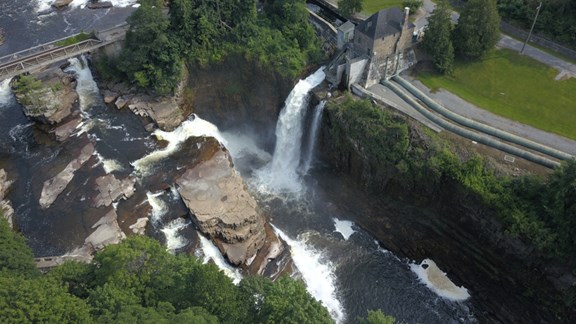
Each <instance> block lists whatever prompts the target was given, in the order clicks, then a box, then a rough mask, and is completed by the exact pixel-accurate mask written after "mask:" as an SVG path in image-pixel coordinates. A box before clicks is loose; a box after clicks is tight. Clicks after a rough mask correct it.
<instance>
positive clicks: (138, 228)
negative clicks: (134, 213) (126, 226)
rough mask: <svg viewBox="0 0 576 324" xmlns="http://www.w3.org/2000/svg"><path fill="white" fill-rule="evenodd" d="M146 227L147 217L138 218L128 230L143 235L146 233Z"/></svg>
mask: <svg viewBox="0 0 576 324" xmlns="http://www.w3.org/2000/svg"><path fill="white" fill-rule="evenodd" d="M146 225H148V217H142V218H138V219H137V220H136V223H134V224H132V225H130V229H131V230H132V232H134V234H138V235H144V233H145V232H146Z"/></svg>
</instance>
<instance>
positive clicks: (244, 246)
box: [175, 139, 285, 274]
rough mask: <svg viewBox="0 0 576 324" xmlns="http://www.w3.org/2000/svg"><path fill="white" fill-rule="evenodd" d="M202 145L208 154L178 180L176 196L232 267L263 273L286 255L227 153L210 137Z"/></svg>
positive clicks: (282, 245)
mask: <svg viewBox="0 0 576 324" xmlns="http://www.w3.org/2000/svg"><path fill="white" fill-rule="evenodd" d="M201 147H202V148H201V150H205V151H206V152H207V154H201V156H204V158H203V159H202V160H201V161H200V162H198V163H197V164H195V165H192V166H190V167H189V168H187V169H186V171H185V172H184V173H183V174H181V175H179V176H178V177H177V178H176V180H175V182H176V184H177V188H178V192H179V193H180V196H181V197H182V200H183V201H184V203H185V204H186V206H187V207H188V209H189V210H190V213H191V214H192V216H193V220H194V222H195V224H196V225H197V226H198V228H199V229H200V231H201V232H202V233H203V234H204V235H207V236H208V237H210V238H211V239H212V240H213V241H214V242H215V243H216V245H217V246H218V248H219V249H220V251H221V252H222V254H224V255H225V256H226V258H227V259H228V260H229V261H230V262H231V263H232V264H234V265H237V266H242V267H244V268H250V269H251V270H252V271H253V273H260V274H262V273H264V272H265V271H266V267H267V264H268V262H269V261H270V260H273V259H276V258H278V257H279V256H280V255H281V254H282V252H284V250H285V247H284V244H283V243H282V242H281V241H280V239H278V238H277V237H276V235H274V233H273V231H268V230H266V227H265V226H266V224H267V221H266V219H265V217H264V215H263V214H262V212H261V211H260V209H259V208H258V205H257V203H256V201H255V200H254V198H253V197H252V196H251V195H250V193H249V192H248V190H247V189H246V186H245V184H244V181H243V180H242V178H241V177H240V175H239V174H238V173H237V172H236V170H234V165H233V163H232V160H231V157H230V155H229V154H228V151H227V150H226V149H225V148H224V147H222V146H221V145H220V144H219V143H218V142H217V141H216V140H214V139H208V140H206V141H205V142H204V144H203V145H202V146H201ZM254 260H256V262H254ZM253 263H256V264H254V265H253Z"/></svg>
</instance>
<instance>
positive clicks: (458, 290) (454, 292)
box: [410, 259, 470, 301]
mask: <svg viewBox="0 0 576 324" xmlns="http://www.w3.org/2000/svg"><path fill="white" fill-rule="evenodd" d="M410 269H411V270H412V271H413V272H414V273H415V274H416V275H417V276H418V279H419V280H420V281H421V282H422V283H424V284H425V285H426V287H428V288H429V289H430V290H432V291H433V292H434V293H435V294H437V295H438V296H440V297H443V298H446V299H449V300H452V301H462V300H466V299H468V298H469V297H470V294H469V293H468V290H467V289H466V288H464V287H458V286H456V285H455V284H454V283H453V282H452V281H451V280H450V279H449V278H448V276H447V275H446V273H444V272H442V270H440V269H439V268H438V266H437V265H436V263H435V262H434V261H432V260H430V259H424V260H422V263H420V264H416V263H411V264H410Z"/></svg>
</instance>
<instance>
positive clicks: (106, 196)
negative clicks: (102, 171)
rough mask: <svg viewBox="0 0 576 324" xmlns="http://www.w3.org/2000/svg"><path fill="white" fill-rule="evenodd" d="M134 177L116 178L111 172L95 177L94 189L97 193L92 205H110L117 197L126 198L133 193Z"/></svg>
mask: <svg viewBox="0 0 576 324" xmlns="http://www.w3.org/2000/svg"><path fill="white" fill-rule="evenodd" d="M135 183H136V178H134V177H128V178H125V179H122V180H118V179H116V177H115V176H114V175H113V174H107V175H105V176H102V177H99V178H97V179H96V191H97V192H98V194H97V195H96V197H95V198H94V201H93V202H92V206H93V207H96V208H98V207H101V206H106V207H108V206H110V205H111V204H112V203H113V202H115V201H117V200H119V199H128V198H130V197H132V195H133V194H134V184H135Z"/></svg>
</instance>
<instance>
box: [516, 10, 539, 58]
mask: <svg viewBox="0 0 576 324" xmlns="http://www.w3.org/2000/svg"><path fill="white" fill-rule="evenodd" d="M540 8H542V1H540V4H539V5H538V8H536V16H534V21H533V22H532V27H530V32H529V33H528V37H527V38H526V41H524V45H522V49H521V50H520V54H524V47H526V43H528V41H529V40H530V36H532V31H533V30H534V26H535V25H536V19H538V14H539V13H540Z"/></svg>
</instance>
